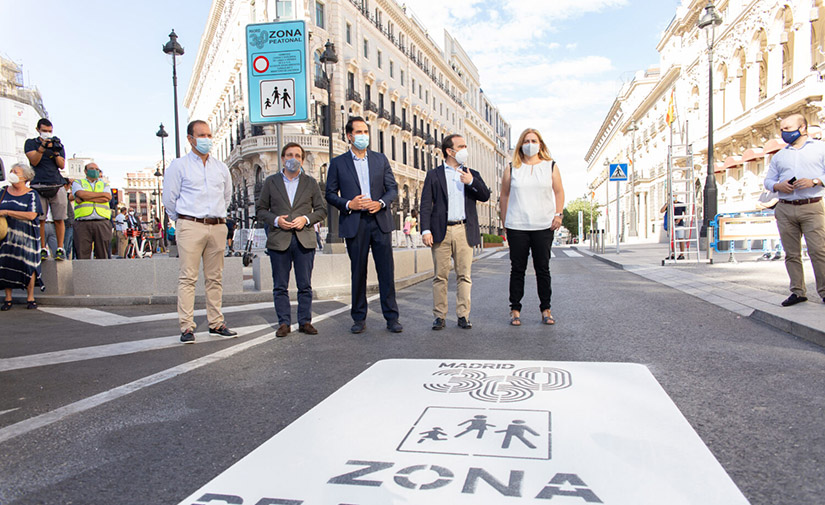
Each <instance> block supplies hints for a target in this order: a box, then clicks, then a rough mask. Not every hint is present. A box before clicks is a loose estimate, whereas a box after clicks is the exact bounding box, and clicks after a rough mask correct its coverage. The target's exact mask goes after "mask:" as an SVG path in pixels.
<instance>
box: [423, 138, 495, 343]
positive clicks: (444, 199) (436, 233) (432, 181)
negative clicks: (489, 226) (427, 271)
mask: <svg viewBox="0 0 825 505" xmlns="http://www.w3.org/2000/svg"><path fill="white" fill-rule="evenodd" d="M441 152H442V153H443V154H444V163H442V164H441V166H438V167H436V168H435V169H434V170H430V171H429V172H427V176H426V177H425V178H424V189H423V191H422V192H421V229H422V230H423V231H422V232H421V239H422V240H423V242H424V245H426V246H428V247H432V248H433V266H434V271H435V275H434V276H433V316H434V317H435V320H434V321H433V329H434V330H441V329H443V328H444V318H446V317H447V280H448V278H449V275H450V259H451V258H452V260H453V261H454V262H455V274H456V306H455V312H456V317H457V318H458V326H459V327H460V328H464V329H465V330H469V329H470V328H472V327H473V324H472V323H471V322H470V289H471V287H472V285H473V282H472V278H471V269H472V265H473V246H477V245H479V243H480V233H479V228H478V213H477V211H476V202H486V201H487V200H489V199H490V189H489V188H488V187H487V185H486V184H484V181H483V180H482V179H481V175H480V174H479V173H478V172H476V171H475V170H472V169H469V168H467V167H466V166H465V165H464V164H465V163H467V158H468V156H469V153H468V151H467V142H466V141H465V140H464V137H462V136H461V135H457V134H453V135H449V136H447V137H445V138H444V140H443V141H442V142H441Z"/></svg>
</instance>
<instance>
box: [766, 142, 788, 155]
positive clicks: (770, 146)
mask: <svg viewBox="0 0 825 505" xmlns="http://www.w3.org/2000/svg"><path fill="white" fill-rule="evenodd" d="M787 145H788V144H786V143H785V142H784V141H783V140H782V139H770V140H769V141H767V142H766V143H765V148H764V150H763V152H764V153H765V154H773V153H775V152H777V151H780V150H782V149H784V148H785V146H787Z"/></svg>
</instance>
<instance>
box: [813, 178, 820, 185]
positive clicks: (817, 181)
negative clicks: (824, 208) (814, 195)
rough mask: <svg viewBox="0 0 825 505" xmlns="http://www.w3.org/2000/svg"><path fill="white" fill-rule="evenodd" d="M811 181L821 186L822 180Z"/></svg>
mask: <svg viewBox="0 0 825 505" xmlns="http://www.w3.org/2000/svg"><path fill="white" fill-rule="evenodd" d="M813 183H814V186H822V181H820V180H819V179H814V180H813Z"/></svg>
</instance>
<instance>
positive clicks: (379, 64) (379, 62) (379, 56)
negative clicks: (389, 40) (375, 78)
mask: <svg viewBox="0 0 825 505" xmlns="http://www.w3.org/2000/svg"><path fill="white" fill-rule="evenodd" d="M377 53H378V55H377V57H376V60H377V61H378V68H381V50H380V49H379V50H378V51H377Z"/></svg>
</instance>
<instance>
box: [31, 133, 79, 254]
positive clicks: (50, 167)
mask: <svg viewBox="0 0 825 505" xmlns="http://www.w3.org/2000/svg"><path fill="white" fill-rule="evenodd" d="M37 133H38V134H39V135H38V136H37V137H35V138H33V139H28V140H26V144H25V146H24V149H23V150H24V151H25V152H26V158H28V159H29V163H31V166H32V167H33V168H34V174H35V175H34V179H33V180H32V181H31V188H32V189H35V190H37V193H38V194H39V195H40V202H41V203H42V211H43V214H41V215H40V217H41V218H42V217H44V216H45V215H46V213H47V212H48V211H49V210H50V209H51V211H52V218H53V219H54V228H55V233H56V234H57V243H58V245H60V246H62V245H63V239H64V236H65V234H66V226H65V220H66V217H67V208H68V206H69V199H68V197H67V195H66V191H62V189H63V175H62V174H61V173H60V171H61V170H63V169H64V168H65V167H66V151H65V149H64V148H63V144H62V143H61V142H60V139H59V138H57V137H55V136H54V135H53V133H54V127H53V126H52V122H51V121H49V120H48V119H46V118H41V119H40V121H38V122H37ZM45 227H46V223H45V220H43V219H41V220H40V259H41V260H45V259H47V258H48V257H49V250H48V248H47V247H46V230H45ZM54 259H56V260H60V261H62V260H64V259H66V252H65V250H64V249H63V247H58V248H57V251H56V252H55V255H54Z"/></svg>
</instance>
